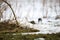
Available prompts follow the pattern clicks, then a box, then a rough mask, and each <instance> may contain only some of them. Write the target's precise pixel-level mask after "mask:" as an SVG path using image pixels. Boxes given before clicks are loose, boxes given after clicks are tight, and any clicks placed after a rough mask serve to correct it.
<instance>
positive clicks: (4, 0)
mask: <svg viewBox="0 0 60 40" xmlns="http://www.w3.org/2000/svg"><path fill="white" fill-rule="evenodd" d="M2 1H3V2H5V3H6V4H7V5H8V6H9V7H10V8H11V10H12V12H13V15H14V18H15V20H16V24H17V25H19V23H18V21H17V18H16V15H15V13H14V10H13V8H12V7H11V5H10V4H9V3H8V2H7V1H6V0H2Z"/></svg>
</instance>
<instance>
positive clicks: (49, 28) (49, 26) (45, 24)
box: [21, 19, 60, 34]
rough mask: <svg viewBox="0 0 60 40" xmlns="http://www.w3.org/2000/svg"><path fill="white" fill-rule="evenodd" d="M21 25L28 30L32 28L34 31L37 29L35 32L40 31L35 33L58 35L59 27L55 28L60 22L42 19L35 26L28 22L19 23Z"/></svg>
mask: <svg viewBox="0 0 60 40" xmlns="http://www.w3.org/2000/svg"><path fill="white" fill-rule="evenodd" d="M21 24H22V25H23V26H27V27H30V28H34V29H37V30H40V32H37V33H43V34H44V33H45V34H46V33H49V34H51V33H58V32H60V26H57V25H60V20H51V19H50V20H47V19H43V21H42V23H36V24H31V23H29V22H25V21H24V22H23V21H22V22H21Z"/></svg>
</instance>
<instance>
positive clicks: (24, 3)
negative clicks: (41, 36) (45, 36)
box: [2, 0, 60, 33]
mask: <svg viewBox="0 0 60 40" xmlns="http://www.w3.org/2000/svg"><path fill="white" fill-rule="evenodd" d="M7 2H8V3H9V4H11V6H12V8H13V10H14V12H15V14H16V17H17V20H18V22H19V23H20V25H22V26H25V27H26V26H27V27H30V28H34V29H38V30H40V33H57V32H60V20H55V18H56V16H57V15H59V14H60V6H59V5H60V3H59V0H57V1H56V0H45V2H44V0H7ZM47 13H48V14H47ZM46 14H47V17H48V16H49V17H50V18H47V19H44V18H43V16H46ZM13 17H14V16H13V14H12V11H11V9H10V8H9V7H8V8H7V10H6V11H5V12H4V13H3V18H2V21H4V20H8V19H11V20H12V19H13ZM18 17H19V19H18ZM25 17H26V18H27V19H25ZM38 18H42V23H38ZM31 20H34V21H35V22H36V24H34V25H33V24H31V23H29V22H30V21H31Z"/></svg>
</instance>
